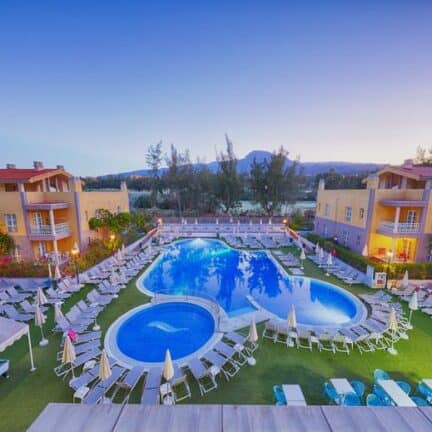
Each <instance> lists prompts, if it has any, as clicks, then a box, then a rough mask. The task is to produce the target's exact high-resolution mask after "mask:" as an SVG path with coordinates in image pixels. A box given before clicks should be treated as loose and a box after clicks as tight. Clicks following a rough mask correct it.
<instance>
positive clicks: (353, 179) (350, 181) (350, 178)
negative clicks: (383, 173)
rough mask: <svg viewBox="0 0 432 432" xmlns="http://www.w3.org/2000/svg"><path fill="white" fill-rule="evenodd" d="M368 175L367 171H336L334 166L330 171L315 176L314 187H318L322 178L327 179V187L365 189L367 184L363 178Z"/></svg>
mask: <svg viewBox="0 0 432 432" xmlns="http://www.w3.org/2000/svg"><path fill="white" fill-rule="evenodd" d="M365 177H367V173H360V174H350V175H342V174H339V173H337V172H336V170H335V169H334V168H331V169H330V170H329V171H327V172H325V173H321V174H317V175H316V176H315V185H314V188H315V189H317V188H318V183H319V181H320V180H321V179H323V180H324V181H325V185H326V189H364V188H365V187H366V185H365V184H363V183H362V180H363V179H364V178H365Z"/></svg>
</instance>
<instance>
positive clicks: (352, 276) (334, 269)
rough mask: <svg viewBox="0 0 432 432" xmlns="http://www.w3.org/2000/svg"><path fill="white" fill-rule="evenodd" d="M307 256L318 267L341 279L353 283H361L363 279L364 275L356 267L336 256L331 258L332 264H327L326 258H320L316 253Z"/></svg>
mask: <svg viewBox="0 0 432 432" xmlns="http://www.w3.org/2000/svg"><path fill="white" fill-rule="evenodd" d="M308 258H309V259H310V260H311V261H312V262H314V263H315V264H316V265H317V266H318V267H320V268H322V269H323V270H325V271H326V272H327V273H329V274H331V275H333V276H335V277H337V278H338V279H340V280H341V281H343V282H345V283H347V284H350V285H353V284H362V283H364V280H365V275H364V274H363V273H362V272H360V271H358V270H357V269H355V268H353V267H351V266H349V265H348V264H345V263H344V262H343V261H341V260H340V259H338V258H333V264H332V265H331V266H329V265H327V260H326V258H323V259H321V258H320V257H319V256H317V255H315V254H314V255H308Z"/></svg>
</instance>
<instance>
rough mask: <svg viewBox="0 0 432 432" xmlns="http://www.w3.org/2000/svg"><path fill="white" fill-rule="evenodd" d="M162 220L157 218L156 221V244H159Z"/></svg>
mask: <svg viewBox="0 0 432 432" xmlns="http://www.w3.org/2000/svg"><path fill="white" fill-rule="evenodd" d="M162 223H163V221H162V218H158V220H157V227H158V228H157V236H158V244H160V236H161V229H162Z"/></svg>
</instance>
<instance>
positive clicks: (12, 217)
mask: <svg viewBox="0 0 432 432" xmlns="http://www.w3.org/2000/svg"><path fill="white" fill-rule="evenodd" d="M5 221H6V227H7V230H8V232H17V231H18V229H17V217H16V214H14V213H9V214H6V215H5Z"/></svg>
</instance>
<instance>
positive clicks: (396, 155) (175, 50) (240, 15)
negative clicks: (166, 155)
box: [0, 0, 432, 175]
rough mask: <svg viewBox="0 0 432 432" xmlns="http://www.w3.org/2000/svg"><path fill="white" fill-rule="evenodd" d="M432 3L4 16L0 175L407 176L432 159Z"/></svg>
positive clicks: (150, 6)
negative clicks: (349, 169)
mask: <svg viewBox="0 0 432 432" xmlns="http://www.w3.org/2000/svg"><path fill="white" fill-rule="evenodd" d="M431 22H432V1H427V0H425V1H415V0H412V1H398V0H387V1H386V0H382V1H379V2H376V1H369V0H364V1H361V2H359V1H347V0H345V1H334V0H333V1H332V0H327V1H319V0H315V1H307V2H306V1H298V2H297V1H286V0H285V1H272V0H268V1H243V0H238V1H232V0H231V1H225V0H219V1H208V2H206V1H196V2H192V1H187V0H185V1H172V2H170V1H163V0H159V1H154V2H152V1H144V2H143V1H109V0H105V1H100V2H98V1H80V0H75V1H64V2H58V1H52V2H50V1H44V2H29V1H21V0H11V1H10V0H2V1H1V2H0V165H4V164H5V163H8V162H10V163H16V164H17V165H18V166H20V167H26V166H30V165H31V164H32V161H34V160H42V161H43V162H44V163H45V166H54V165H56V164H63V165H65V167H66V169H67V170H69V171H70V172H72V173H74V174H77V175H99V174H106V173H113V172H120V171H129V170H133V169H139V168H143V167H145V152H146V148H147V147H148V145H150V144H154V143H157V142H158V141H160V140H162V141H163V144H164V149H165V150H168V148H169V145H170V144H171V143H174V145H176V146H177V147H178V148H179V149H181V150H183V149H186V148H187V149H189V150H190V153H191V156H192V157H193V158H194V159H195V158H196V157H200V158H201V159H204V160H206V161H212V160H214V159H215V154H216V151H220V150H222V149H223V148H224V134H225V133H227V134H228V135H229V137H230V138H231V140H232V142H233V144H234V150H235V152H236V154H237V156H238V157H243V156H244V155H246V154H247V153H248V152H250V151H252V150H258V149H259V150H270V151H271V150H273V149H276V148H279V147H280V146H284V147H285V149H287V150H288V151H289V152H290V154H291V155H292V156H297V155H299V156H300V158H301V160H303V161H308V162H310V161H329V160H337V161H342V160H343V161H364V162H381V163H401V162H402V161H403V160H404V159H406V158H409V157H413V156H414V155H415V150H416V147H417V146H423V147H430V146H432V102H431V101H432V79H431V77H432V25H431Z"/></svg>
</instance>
